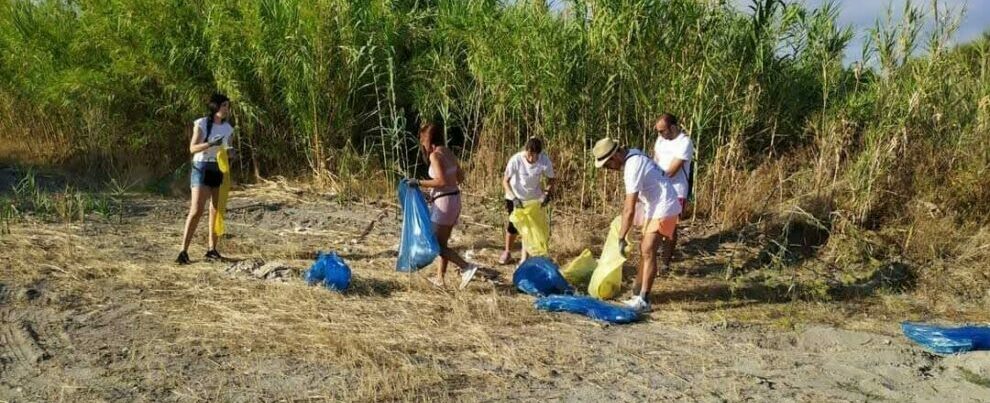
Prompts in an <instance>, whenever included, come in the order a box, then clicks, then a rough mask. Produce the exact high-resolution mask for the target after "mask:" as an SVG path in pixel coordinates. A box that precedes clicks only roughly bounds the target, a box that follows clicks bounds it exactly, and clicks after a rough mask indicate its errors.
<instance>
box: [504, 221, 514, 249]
mask: <svg viewBox="0 0 990 403" xmlns="http://www.w3.org/2000/svg"><path fill="white" fill-rule="evenodd" d="M514 243H516V235H515V234H513V233H511V232H509V226H508V225H506V226H505V250H503V251H502V252H504V253H511V252H510V251H511V250H512V244H514Z"/></svg>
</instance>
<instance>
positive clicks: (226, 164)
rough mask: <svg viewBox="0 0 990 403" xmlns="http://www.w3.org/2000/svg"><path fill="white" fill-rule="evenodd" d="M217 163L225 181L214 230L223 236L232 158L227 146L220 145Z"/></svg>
mask: <svg viewBox="0 0 990 403" xmlns="http://www.w3.org/2000/svg"><path fill="white" fill-rule="evenodd" d="M217 165H218V166H219V167H220V173H222V174H223V182H221V183H220V200H219V201H218V202H217V218H216V225H215V226H214V231H213V232H216V234H217V236H223V233H224V223H223V215H224V213H225V212H227V194H228V193H230V182H231V179H230V160H229V158H228V156H227V148H226V147H220V151H219V152H218V153H217Z"/></svg>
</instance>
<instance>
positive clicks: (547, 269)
mask: <svg viewBox="0 0 990 403" xmlns="http://www.w3.org/2000/svg"><path fill="white" fill-rule="evenodd" d="M512 284H515V285H516V288H518V289H519V291H522V292H524V293H526V294H529V295H535V296H544V295H554V294H573V293H574V288H573V287H571V285H570V284H569V283H568V282H567V280H565V279H564V276H563V275H561V274H560V269H559V268H558V267H557V265H556V264H554V263H553V261H552V260H550V259H549V258H547V257H544V256H536V257H531V258H529V259H526V261H525V262H523V263H522V264H521V265H519V268H518V269H516V272H515V273H513V274H512Z"/></svg>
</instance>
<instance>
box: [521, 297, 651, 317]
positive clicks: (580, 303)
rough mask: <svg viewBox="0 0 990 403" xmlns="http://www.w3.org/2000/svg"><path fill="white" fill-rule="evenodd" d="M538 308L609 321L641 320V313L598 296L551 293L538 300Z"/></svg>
mask: <svg viewBox="0 0 990 403" xmlns="http://www.w3.org/2000/svg"><path fill="white" fill-rule="evenodd" d="M535 305H536V309H542V310H544V311H549V312H570V313H576V314H579V315H584V316H587V317H589V318H591V319H594V320H600V321H603V322H609V323H618V324H622V323H632V322H635V321H637V320H639V313H638V312H636V311H635V310H633V309H630V308H627V307H624V306H622V305H616V304H611V303H608V302H605V301H602V300H600V299H597V298H592V297H585V296H575V295H551V296H549V297H543V298H540V299H538V300H536V303H535Z"/></svg>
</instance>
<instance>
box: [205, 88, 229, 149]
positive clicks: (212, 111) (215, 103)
mask: <svg viewBox="0 0 990 403" xmlns="http://www.w3.org/2000/svg"><path fill="white" fill-rule="evenodd" d="M224 102H230V98H227V96H226V95H224V94H221V93H219V92H215V93H213V96H211V97H210V102H208V103H207V104H206V109H207V110H208V111H209V114H208V115H206V133H204V134H203V135H204V136H205V137H206V138H204V139H203V141H207V140H209V137H210V132H211V131H213V117H214V116H216V115H217V112H218V111H220V106H221V105H223V103H224ZM223 121H224V122H226V121H227V118H224V119H223Z"/></svg>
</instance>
